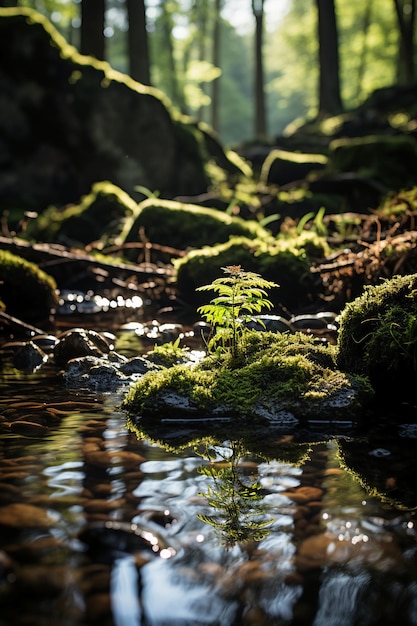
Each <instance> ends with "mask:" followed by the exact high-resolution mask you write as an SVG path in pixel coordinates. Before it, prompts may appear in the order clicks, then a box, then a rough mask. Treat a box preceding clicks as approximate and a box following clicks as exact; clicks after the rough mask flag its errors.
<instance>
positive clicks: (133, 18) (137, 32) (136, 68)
mask: <svg viewBox="0 0 417 626" xmlns="http://www.w3.org/2000/svg"><path fill="white" fill-rule="evenodd" d="M127 16H128V20H129V31H128V46H129V50H128V52H129V74H130V76H131V77H132V78H134V79H135V80H137V81H139V82H140V83H143V84H144V85H150V84H151V73H150V61H149V47H148V33H147V30H146V11H145V2H144V0H127Z"/></svg>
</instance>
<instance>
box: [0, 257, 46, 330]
mask: <svg viewBox="0 0 417 626" xmlns="http://www.w3.org/2000/svg"><path fill="white" fill-rule="evenodd" d="M0 301H2V302H3V303H4V305H5V307H6V312H7V313H8V314H9V315H14V316H16V317H18V318H20V319H22V320H26V321H31V320H32V321H33V320H40V319H46V318H48V316H49V315H50V313H51V309H52V308H53V307H54V306H55V305H56V304H57V295H56V283H55V281H54V279H53V278H52V277H51V276H49V275H48V274H46V273H45V272H44V271H42V270H41V269H39V267H38V266H37V265H35V264H34V263H30V262H29V261H26V260H25V259H22V258H21V257H19V256H17V255H15V254H12V253H11V252H8V251H7V250H0Z"/></svg>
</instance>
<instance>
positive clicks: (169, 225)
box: [126, 198, 268, 250]
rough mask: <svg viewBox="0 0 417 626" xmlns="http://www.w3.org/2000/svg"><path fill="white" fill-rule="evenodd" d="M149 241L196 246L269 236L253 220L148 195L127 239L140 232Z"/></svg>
mask: <svg viewBox="0 0 417 626" xmlns="http://www.w3.org/2000/svg"><path fill="white" fill-rule="evenodd" d="M140 232H143V234H144V236H145V237H146V239H147V240H148V241H150V242H151V243H158V244H161V245H165V246H170V247H173V248H178V249H181V250H185V249H186V248H190V247H192V248H199V247H201V246H204V245H208V246H210V245H214V244H216V243H219V242H223V241H227V240H228V239H229V237H231V236H233V235H240V236H245V237H247V238H251V239H253V238H255V237H268V233H267V231H265V230H264V229H263V228H262V227H261V226H260V225H259V224H258V223H257V222H255V221H254V220H249V221H245V220H243V219H241V218H239V217H232V216H230V215H228V214H227V213H222V212H221V211H218V210H216V209H212V208H209V207H201V206H197V205H193V204H185V203H182V202H176V201H174V200H159V199H156V198H149V199H147V200H144V201H143V202H141V203H140V204H139V213H138V217H137V219H136V220H135V222H134V224H133V226H132V229H131V231H130V232H129V234H128V235H127V237H126V241H127V242H128V241H138V237H139V233H140Z"/></svg>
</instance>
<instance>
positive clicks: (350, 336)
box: [337, 274, 417, 401]
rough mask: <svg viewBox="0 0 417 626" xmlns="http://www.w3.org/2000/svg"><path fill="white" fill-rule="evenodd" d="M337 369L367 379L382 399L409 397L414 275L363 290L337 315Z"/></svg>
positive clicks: (415, 331) (415, 330)
mask: <svg viewBox="0 0 417 626" xmlns="http://www.w3.org/2000/svg"><path fill="white" fill-rule="evenodd" d="M337 365H338V367H339V368H340V369H341V370H343V371H345V372H350V373H355V374H360V375H365V376H368V377H369V379H370V381H371V383H372V385H373V386H374V388H375V389H376V390H377V391H378V392H380V393H381V394H383V395H384V397H386V399H387V400H396V401H401V400H405V399H410V398H414V399H415V395H416V392H415V380H416V374H417V274H411V275H408V276H395V277H394V278H392V279H390V280H387V281H385V282H384V283H383V284H381V285H378V286H376V287H375V286H367V287H365V289H364V293H363V294H362V295H361V296H359V297H358V298H356V299H355V300H354V301H353V302H351V303H349V304H348V305H347V306H346V307H345V309H344V311H343V312H342V314H341V316H340V331H339V337H338V353H337Z"/></svg>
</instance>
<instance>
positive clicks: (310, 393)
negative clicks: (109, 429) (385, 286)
mask: <svg viewBox="0 0 417 626" xmlns="http://www.w3.org/2000/svg"><path fill="white" fill-rule="evenodd" d="M246 347H247V350H246V360H245V362H244V363H242V366H241V367H239V368H234V369H230V367H229V363H228V359H227V356H220V357H219V358H217V357H214V356H209V357H207V358H206V359H204V360H203V362H202V363H201V364H199V365H197V366H195V367H194V368H192V369H191V368H190V367H188V366H185V365H177V366H174V367H172V368H168V369H165V370H163V371H160V372H157V373H156V374H155V373H153V372H149V373H147V374H145V375H144V376H143V378H141V380H139V381H138V382H137V383H136V384H135V385H134V387H132V389H131V390H130V391H129V393H128V395H127V397H126V399H125V402H124V407H125V408H126V409H127V411H128V412H129V413H130V414H139V415H142V416H144V417H147V416H155V415H156V414H158V417H159V418H160V417H161V403H160V402H159V399H160V398H161V397H163V395H164V394H167V393H168V394H169V393H170V392H173V393H178V394H180V395H181V396H183V397H187V398H189V400H190V403H191V406H192V407H193V408H194V409H195V410H196V411H200V412H201V413H202V414H206V413H210V412H211V411H213V409H219V410H224V412H225V414H229V415H233V416H235V417H237V418H253V415H254V414H256V411H258V413H259V414H262V411H263V410H267V411H268V410H274V411H276V410H283V411H290V412H294V411H295V413H297V412H298V413H299V414H303V412H304V411H305V412H307V413H308V412H312V413H314V410H319V409H318V408H317V407H316V408H315V409H312V408H311V404H312V403H313V404H314V402H317V401H322V400H323V399H325V400H326V399H329V398H332V397H334V395H335V394H337V392H338V390H340V389H344V388H348V387H350V384H351V383H350V381H349V379H348V378H346V376H345V375H343V374H341V372H339V371H337V370H336V369H335V368H334V366H333V363H334V362H333V348H331V347H328V348H325V347H324V346H316V345H315V343H314V340H313V339H312V338H311V337H308V336H305V335H303V334H302V333H300V334H296V335H281V334H279V333H269V332H256V331H248V332H247V343H246ZM316 349H317V355H316ZM326 350H327V351H328V353H327V355H326V357H325V356H324V355H325V352H326ZM324 363H326V364H325V365H324ZM323 381H324V382H323ZM306 403H307V404H308V406H307V404H306ZM255 422H256V419H255Z"/></svg>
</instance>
